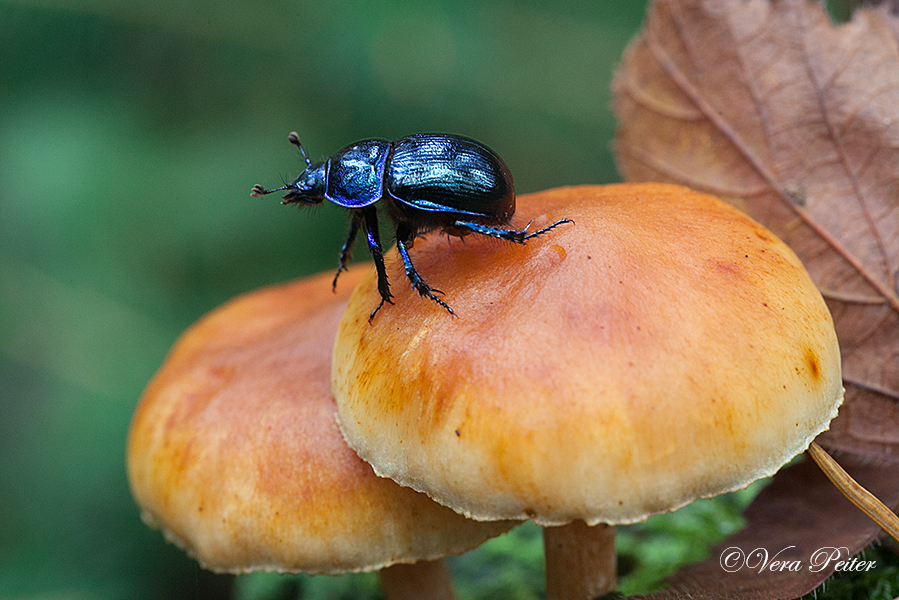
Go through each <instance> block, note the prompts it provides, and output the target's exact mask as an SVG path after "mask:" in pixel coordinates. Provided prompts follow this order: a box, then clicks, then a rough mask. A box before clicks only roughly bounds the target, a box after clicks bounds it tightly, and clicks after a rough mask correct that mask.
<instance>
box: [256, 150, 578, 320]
mask: <svg viewBox="0 0 899 600" xmlns="http://www.w3.org/2000/svg"><path fill="white" fill-rule="evenodd" d="M287 139H288V140H289V141H290V143H291V144H293V145H294V146H296V147H297V148H299V149H300V153H301V154H302V155H303V159H304V160H305V161H306V170H305V171H303V173H302V174H301V175H300V176H299V177H297V178H296V179H295V180H294V181H293V183H290V184H287V185H285V186H282V187H279V188H274V189H271V190H267V189H265V188H263V187H262V186H261V185H258V184H257V185H255V186H253V191H252V192H251V195H252V196H264V195H265V194H271V193H272V192H279V191H282V190H286V191H287V193H286V194H285V195H284V202H283V203H284V204H320V203H321V202H322V200H329V201H330V202H333V203H334V204H337V205H339V206H343V207H345V208H348V209H350V211H351V213H352V220H351V222H350V233H349V235H348V236H347V239H346V242H344V244H343V248H341V250H340V258H339V261H338V265H337V274H336V275H334V285H335V286H336V285H337V278H338V277H339V276H340V273H341V271H344V270H346V263H347V261H348V260H349V259H350V252H351V250H352V247H353V242H354V241H355V240H356V235H357V234H358V233H359V231H360V229H361V230H362V231H364V232H365V238H366V241H367V242H368V249H369V252H371V257H372V260H374V263H375V268H376V270H377V273H378V293H379V294H380V295H381V302H380V303H379V304H378V306H376V307H375V309H374V310H373V311H372V313H371V316H369V321H371V320H372V319H374V318H375V314H377V312H378V310H380V309H381V307H382V306H384V303H385V302H387V303H390V304H393V294H391V293H390V283H389V281H388V280H387V269H386V268H385V267H384V253H383V250H382V248H381V238H380V234H379V233H378V214H377V209H376V208H375V204H376V203H377V202H379V201H381V202H382V204H386V208H387V215H388V216H389V217H390V219H391V220H392V221H393V224H394V226H395V228H396V232H395V233H396V247H397V250H399V253H400V257H401V258H402V260H403V266H404V267H405V270H406V277H408V278H409V281H410V282H411V283H412V287H414V288H415V289H416V290H417V291H418V293H419V295H421V296H427V297H428V298H430V299H431V300H433V301H434V302H436V303H437V304H439V305H440V306H442V307H443V308H445V309H446V310H447V311H448V312H449V313H450V314H454V313H453V309H451V308H450V307H449V305H448V304H447V303H446V302H444V301H443V300H441V299H440V298H438V297H437V295H436V294H443V292H441V291H440V290H437V289H434V288H432V287H431V286H429V285H428V284H427V283H425V281H424V280H423V279H422V278H421V275H419V274H418V271H416V270H415V267H414V266H413V264H412V259H411V258H410V257H409V249H410V248H411V247H412V244H413V243H414V241H415V237H416V236H417V235H419V234H422V233H426V232H428V231H433V230H435V229H440V230H442V231H444V232H445V233H448V234H450V235H456V236H459V237H461V236H464V235H466V234H468V233H478V234H481V235H486V236H490V237H494V238H498V239H501V240H507V241H510V242H515V243H517V244H524V243H525V241H526V240H529V239H530V238H532V237H536V236H538V235H541V234H543V233H546V232H547V231H549V230H550V229H552V228H553V227H556V226H557V225H561V224H562V223H570V222H571V221H570V220H569V219H561V220H559V221H556V222H555V223H553V224H552V225H549V226H547V227H544V228H543V229H540V230H538V231H533V232H530V233H529V232H528V228H527V227H525V228H524V229H521V230H515V229H505V228H504V226H507V225H508V224H509V222H510V220H511V218H512V215H513V214H514V213H515V188H514V186H513V184H512V175H511V174H510V173H509V168H508V167H507V166H506V163H504V162H503V160H502V159H501V158H500V157H499V156H497V155H496V154H495V153H494V152H493V151H491V150H490V149H489V148H487V147H486V146H484V145H483V144H481V143H479V142H476V141H474V140H472V139H469V138H466V137H461V136H457V135H449V134H440V133H419V134H415V135H410V136H406V137H403V138H400V139H398V140H396V141H394V142H390V141H388V140H380V139H371V140H362V141H360V142H356V143H354V144H350V145H349V146H347V147H346V148H344V149H343V150H341V151H339V152H338V153H337V154H335V155H334V156H332V157H331V158H329V159H328V160H326V161H324V162H318V163H312V161H310V160H309V157H308V156H307V155H306V151H305V150H304V149H303V145H302V144H300V138H299V136H297V134H296V133H295V132H294V133H291V134H290V135H289V136H288V137H287Z"/></svg>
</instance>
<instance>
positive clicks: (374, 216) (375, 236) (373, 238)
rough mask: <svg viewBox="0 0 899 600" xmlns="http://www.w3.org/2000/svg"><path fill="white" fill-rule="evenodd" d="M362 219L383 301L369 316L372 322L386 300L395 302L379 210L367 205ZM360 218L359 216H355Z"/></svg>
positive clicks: (362, 210)
mask: <svg viewBox="0 0 899 600" xmlns="http://www.w3.org/2000/svg"><path fill="white" fill-rule="evenodd" d="M361 212H362V217H361V218H362V220H363V221H364V226H365V237H366V240H367V241H368V251H369V252H370V253H371V258H372V260H373V261H374V262H375V270H376V271H377V272H378V293H379V294H380V295H381V303H380V304H378V306H377V308H375V310H373V311H372V313H371V315H369V317H368V322H369V323H371V321H372V319H374V318H375V313H376V312H378V309H380V308H381V306H383V305H384V303H385V302H387V303H388V304H393V294H391V293H390V282H389V281H388V279H387V267H385V266H384V252H383V250H381V236H380V234H379V233H378V212H377V209H376V208H375V207H374V205H372V206H366V207H365V208H363V209H361ZM354 218H359V217H354Z"/></svg>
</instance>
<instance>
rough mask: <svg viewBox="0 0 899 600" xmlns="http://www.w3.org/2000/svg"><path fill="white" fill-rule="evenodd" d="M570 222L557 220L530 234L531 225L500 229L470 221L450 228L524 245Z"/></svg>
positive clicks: (457, 222) (460, 222)
mask: <svg viewBox="0 0 899 600" xmlns="http://www.w3.org/2000/svg"><path fill="white" fill-rule="evenodd" d="M532 222H533V221H532ZM571 222H572V220H571V219H559V220H558V221H556V222H555V223H553V224H552V225H548V226H547V227H544V228H543V229H538V230H537V231H533V232H531V233H528V228H529V227H530V226H531V223H528V224H527V225H525V227H524V229H501V228H499V227H491V226H489V225H481V224H480V223H473V222H471V221H454V222H453V224H452V226H451V227H453V228H455V229H458V230H460V231H462V232H471V233H480V234H481V235H488V236H490V237H495V238H497V239H500V240H506V241H509V242H515V243H516V244H524V243H525V241H527V240H529V239H531V238H533V237H537V236H538V235H542V234H544V233H546V232H547V231H549V230H550V229H552V228H554V227H558V226H559V225H562V224H563V223H571Z"/></svg>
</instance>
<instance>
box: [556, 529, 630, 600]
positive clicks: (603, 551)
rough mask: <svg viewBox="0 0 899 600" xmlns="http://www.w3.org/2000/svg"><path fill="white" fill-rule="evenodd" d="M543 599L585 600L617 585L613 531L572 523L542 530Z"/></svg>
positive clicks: (603, 593)
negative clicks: (543, 560)
mask: <svg viewBox="0 0 899 600" xmlns="http://www.w3.org/2000/svg"><path fill="white" fill-rule="evenodd" d="M543 547H544V551H545V554H546V559H545V560H546V598H547V600H563V599H564V600H587V599H590V598H597V597H599V596H604V595H605V594H608V593H609V592H612V591H614V590H615V587H616V586H617V571H616V568H617V561H616V557H615V528H614V527H613V526H611V525H605V524H602V523H600V524H599V525H594V526H590V525H587V524H586V523H584V522H583V521H573V522H571V523H569V524H567V525H562V526H561V527H546V528H544V529H543Z"/></svg>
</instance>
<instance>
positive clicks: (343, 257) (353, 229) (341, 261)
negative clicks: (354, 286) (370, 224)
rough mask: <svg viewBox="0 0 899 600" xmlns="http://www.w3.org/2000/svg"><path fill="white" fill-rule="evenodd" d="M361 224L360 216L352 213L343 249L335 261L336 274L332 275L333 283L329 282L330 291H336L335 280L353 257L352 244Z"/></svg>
mask: <svg viewBox="0 0 899 600" xmlns="http://www.w3.org/2000/svg"><path fill="white" fill-rule="evenodd" d="M361 222H362V216H361V215H360V214H359V213H357V212H354V213H353V218H352V219H351V220H350V233H349V234H348V235H347V238H346V241H345V242H344V243H343V247H342V248H341V249H340V256H339V258H338V260H337V272H336V273H334V281H333V282H331V289H334V290H336V289H337V278H338V277H340V274H341V273H342V272H344V271H346V263H347V261H348V260H350V258H352V255H353V242H355V241H356V234H357V233H359V224H360V223H361Z"/></svg>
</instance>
